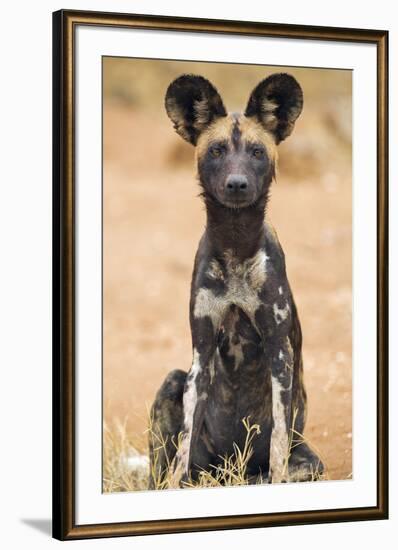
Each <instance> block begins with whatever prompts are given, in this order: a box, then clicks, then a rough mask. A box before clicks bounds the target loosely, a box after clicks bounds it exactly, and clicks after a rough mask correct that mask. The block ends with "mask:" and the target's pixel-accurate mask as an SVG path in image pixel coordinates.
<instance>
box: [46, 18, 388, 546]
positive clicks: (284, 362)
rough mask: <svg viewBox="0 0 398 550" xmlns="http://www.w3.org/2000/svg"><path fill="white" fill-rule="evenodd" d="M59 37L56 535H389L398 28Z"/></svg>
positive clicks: (129, 21)
mask: <svg viewBox="0 0 398 550" xmlns="http://www.w3.org/2000/svg"><path fill="white" fill-rule="evenodd" d="M53 29H54V30H53V59H54V64H53V80H54V102H53V109H54V119H53V120H54V125H53V131H54V152H53V153H54V154H53V157H54V163H53V165H54V172H53V176H54V177H53V181H54V194H53V196H54V228H53V234H54V249H53V252H54V256H53V257H54V264H53V265H54V267H53V270H54V271H53V275H54V288H53V289H54V295H53V296H54V302H53V303H54V310H53V313H54V320H53V326H54V332H53V350H54V358H53V365H54V372H53V391H54V400H53V420H54V422H53V436H54V447H53V449H54V451H53V454H54V458H53V463H54V467H53V525H54V531H53V534H54V537H56V538H58V539H61V540H66V539H67V540H72V539H78V538H92V537H111V536H122V535H139V534H154V533H158V534H159V533H172V532H187V531H200V530H215V529H237V528H248V527H264V526H277V525H294V524H303V523H320V522H337V521H355V520H369V519H383V518H387V517H388V505H387V502H388V494H387V493H388V491H387V487H388V467H387V466H388V463H387V460H388V440H387V292H388V288H387V226H388V224H387V184H388V183H387V151H388V147H387V82H388V80H387V77H388V74H387V54H388V34H387V32H386V31H382V30H359V29H347V28H345V29H343V28H326V27H325V28H324V27H308V26H292V25H288V24H271V23H259V22H256V23H254V22H242V21H221V20H210V19H185V18H171V17H158V16H149V15H129V14H111V13H95V12H78V11H58V12H56V13H54V19H53Z"/></svg>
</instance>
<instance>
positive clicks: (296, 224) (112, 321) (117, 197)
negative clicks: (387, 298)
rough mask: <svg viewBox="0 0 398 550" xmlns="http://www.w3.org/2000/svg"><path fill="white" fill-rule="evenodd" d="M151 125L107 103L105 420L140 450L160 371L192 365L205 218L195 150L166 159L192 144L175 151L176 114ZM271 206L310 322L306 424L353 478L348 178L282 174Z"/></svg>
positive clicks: (333, 464) (331, 463)
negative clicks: (195, 272) (117, 424)
mask: <svg viewBox="0 0 398 550" xmlns="http://www.w3.org/2000/svg"><path fill="white" fill-rule="evenodd" d="M152 122H153V121H152ZM153 127H154V125H153V124H151V121H149V122H148V120H147V119H146V118H140V115H139V114H135V113H133V112H131V111H129V110H128V109H126V108H123V107H120V106H116V105H113V104H111V103H107V104H106V105H105V110H104V130H105V132H104V365H103V368H104V386H103V389H104V412H105V420H106V422H107V423H110V424H112V422H113V421H114V420H115V419H124V418H127V422H128V424H127V425H128V430H129V432H130V433H134V435H135V437H136V440H137V444H138V446H139V447H141V449H144V448H145V440H146V437H145V435H143V431H144V430H145V428H146V422H147V419H146V414H147V413H146V411H147V407H149V406H150V404H151V403H152V401H153V399H154V395H155V393H156V391H157V389H158V387H159V386H160V384H161V383H162V380H163V378H164V376H165V375H166V374H167V372H169V371H170V370H171V369H174V368H182V369H185V370H188V369H189V366H190V360H191V341H190V332H189V322H188V301H189V286H190V277H191V271H192V265H193V259H194V255H195V251H196V247H197V243H198V240H199V238H200V235H201V233H202V231H203V227H204V222H205V216H204V209H203V205H202V203H201V201H200V199H199V198H198V197H197V194H198V186H197V183H196V180H195V170H194V166H193V160H192V163H191V162H188V163H182V164H181V165H179V167H178V168H170V166H171V164H172V161H173V155H174V156H175V154H181V155H188V157H189V156H190V155H192V157H193V152H191V151H189V149H181V152H179V150H178V149H176V150H175V143H177V142H176V141H175V140H174V136H173V134H172V131H171V128H170V126H169V125H166V124H164V125H163V124H162V125H157V126H156V128H157V131H156V134H154V133H153ZM176 139H178V138H176ZM169 140H170V145H169ZM134 144H137V145H136V148H134V147H135V146H134ZM187 147H188V146H187ZM176 151H177V153H176ZM267 215H268V217H269V219H270V220H271V221H272V223H273V225H274V226H275V228H276V230H277V233H278V236H279V239H280V241H281V243H282V246H283V247H284V250H285V254H286V260H287V271H288V277H289V280H290V284H291V287H292V290H293V293H294V296H295V300H296V303H297V306H298V311H299V316H300V319H301V323H302V328H303V336H304V350H303V351H304V365H305V383H306V388H307V392H308V411H309V414H308V422H307V426H306V431H305V435H306V437H307V438H308V440H309V441H310V442H311V443H312V444H313V445H314V446H315V447H316V448H317V449H318V450H319V452H320V454H321V456H322V457H323V459H324V462H325V463H326V465H327V468H328V473H329V477H330V478H331V479H346V478H348V477H350V476H351V473H352V466H351V458H352V457H351V449H352V433H351V430H352V427H351V425H352V423H351V420H352V419H351V182H350V179H349V178H348V177H347V178H346V179H345V178H344V177H341V176H337V175H336V173H334V172H326V173H325V174H323V175H322V176H321V177H319V176H317V177H316V178H313V179H311V178H310V179H302V178H301V179H300V180H293V179H292V178H291V176H290V177H285V176H284V174H283V173H280V175H279V177H278V181H277V183H276V184H275V185H274V188H273V192H272V198H271V202H270V207H269V212H268V214H267Z"/></svg>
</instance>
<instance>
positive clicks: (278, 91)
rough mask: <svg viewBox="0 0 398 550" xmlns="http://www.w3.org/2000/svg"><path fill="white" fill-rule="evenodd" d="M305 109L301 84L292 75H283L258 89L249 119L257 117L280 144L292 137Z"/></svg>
mask: <svg viewBox="0 0 398 550" xmlns="http://www.w3.org/2000/svg"><path fill="white" fill-rule="evenodd" d="M302 108H303V91H302V89H301V87H300V84H299V83H298V82H297V80H296V79H295V78H293V77H292V76H291V75H289V74H286V73H279V74H273V75H271V76H269V77H268V78H265V79H264V80H262V81H261V82H260V84H258V85H257V86H256V87H255V88H254V90H253V91H252V93H251V96H250V98H249V102H248V104H247V107H246V111H245V116H247V117H255V118H257V120H258V121H259V122H260V123H261V124H262V125H263V126H264V128H265V129H266V130H267V131H268V132H270V133H271V134H273V136H274V138H275V142H276V143H277V144H278V143H280V142H281V141H283V140H284V139H285V138H287V137H288V136H290V134H291V133H292V131H293V127H294V123H295V122H296V119H297V118H298V116H299V115H300V113H301V110H302Z"/></svg>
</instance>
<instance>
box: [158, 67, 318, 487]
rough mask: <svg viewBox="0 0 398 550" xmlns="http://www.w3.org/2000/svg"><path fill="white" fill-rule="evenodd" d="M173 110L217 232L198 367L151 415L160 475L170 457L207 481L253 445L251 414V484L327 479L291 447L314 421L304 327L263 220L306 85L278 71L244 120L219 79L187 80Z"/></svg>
mask: <svg viewBox="0 0 398 550" xmlns="http://www.w3.org/2000/svg"><path fill="white" fill-rule="evenodd" d="M165 105H166V110H167V114H168V116H169V117H170V119H171V120H172V122H173V124H174V127H175V129H176V131H177V133H178V134H179V135H180V136H181V137H183V138H184V139H185V140H187V141H188V142H190V143H192V144H193V145H194V146H195V147H196V161H197V166H198V177H199V182H200V185H201V187H202V191H203V192H202V196H203V199H204V202H205V205H206V212H207V224H206V229H205V232H204V234H203V236H202V238H201V241H200V244H199V248H198V251H197V254H196V259H195V265H194V270H193V276H192V286H191V301H190V323H191V332H192V345H193V361H192V366H191V369H190V371H189V373H188V374H187V373H185V372H184V371H182V370H174V371H172V372H171V373H170V374H169V375H168V376H167V377H166V379H165V381H164V382H163V385H162V386H161V388H160V389H159V391H158V393H157V395H156V399H155V402H154V404H153V406H152V411H151V414H152V418H153V421H154V426H155V427H156V428H157V429H158V430H160V431H161V433H162V435H163V437H164V438H165V439H166V446H165V449H164V450H163V451H160V452H159V456H158V457H157V460H156V461H155V459H154V448H153V444H154V443H153V441H152V438H151V437H150V442H149V444H150V459H151V465H152V468H151V469H152V471H153V469H155V470H156V475H157V476H158V477H160V478H162V476H163V475H164V472H165V471H166V467H167V463H168V462H167V459H168V460H169V461H172V469H173V480H174V485H175V486H178V485H179V484H181V482H182V481H184V480H186V479H188V478H189V477H190V476H191V477H192V479H196V478H197V476H198V472H199V471H200V469H201V468H205V469H207V470H209V469H211V468H212V467H213V466H214V465H217V464H220V462H221V459H220V456H225V455H231V454H232V453H233V450H234V448H233V444H234V442H235V443H236V444H237V445H238V446H240V447H241V446H242V445H243V443H244V441H245V437H246V429H245V427H244V425H243V423H242V419H243V418H244V417H248V416H250V421H251V423H257V424H259V426H260V429H261V433H260V434H259V435H258V436H257V437H256V438H255V439H254V441H253V451H254V452H253V455H252V457H251V458H250V461H249V465H248V479H249V481H251V482H255V481H256V480H258V479H260V478H259V476H261V479H262V480H268V481H269V482H271V481H272V482H280V481H285V480H287V479H295V480H309V479H311V478H312V474H313V472H315V471H317V472H320V473H321V472H322V471H323V465H322V463H321V461H320V459H319V458H318V457H317V456H316V455H315V454H314V452H313V451H312V450H311V449H310V448H309V447H308V445H307V444H306V443H305V442H304V440H303V439H300V441H299V444H298V445H295V446H293V448H292V449H289V435H290V434H291V433H292V430H291V428H292V424H293V418H294V430H296V431H297V432H298V433H299V434H302V433H303V430H304V424H305V417H306V393H305V389H304V384H303V365H302V354H301V345H302V336H301V328H300V322H299V319H298V316H297V310H296V306H295V303H294V300H293V296H292V292H291V290H290V286H289V283H288V280H287V277H286V270H285V258H284V253H283V250H282V248H281V245H280V244H279V241H278V238H277V236H276V233H275V231H274V230H273V228H272V227H271V225H270V224H269V223H268V222H267V221H264V217H265V211H266V206H267V201H268V196H269V190H270V185H271V182H272V180H273V179H274V176H275V169H276V162H277V151H276V146H277V145H278V144H279V143H280V142H281V141H282V140H284V139H285V138H286V137H288V136H289V135H290V133H291V132H292V130H293V126H294V123H295V121H296V119H297V117H298V116H299V115H300V113H301V110H302V105H303V94H302V90H301V87H300V86H299V84H298V83H297V81H296V80H295V79H294V78H293V77H292V76H290V75H288V74H273V75H271V76H269V77H268V78H266V79H265V80H263V81H262V82H260V83H259V84H258V86H257V87H256V88H255V89H254V90H253V92H252V94H251V96H250V98H249V102H248V104H247V107H246V110H245V113H244V114H235V113H234V114H227V112H226V110H225V108H224V105H223V102H222V100H221V97H220V96H219V94H218V92H217V90H216V89H215V88H214V87H213V85H212V84H211V83H210V82H209V81H208V80H206V79H205V78H203V77H201V76H194V75H183V76H181V77H179V78H177V79H176V80H175V81H174V82H172V83H171V84H170V86H169V88H168V90H167V93H166V98H165ZM179 433H181V434H182V437H180V446H179V449H178V452H176V450H175V449H176V448H175V443H173V441H174V442H175V441H176V440H177V436H178V434H179ZM297 437H300V436H296V439H297ZM289 450H290V456H289ZM166 455H167V456H166ZM288 457H289V458H288ZM287 458H288V463H287ZM154 485H155V484H154V479H153V477H152V476H151V479H150V482H149V486H150V488H153V487H154Z"/></svg>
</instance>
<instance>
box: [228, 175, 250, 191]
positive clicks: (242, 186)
mask: <svg viewBox="0 0 398 550" xmlns="http://www.w3.org/2000/svg"><path fill="white" fill-rule="evenodd" d="M247 184H248V181H247V177H246V176H242V175H240V174H230V175H229V176H228V178H227V182H226V188H227V191H228V192H229V193H238V192H245V191H246V189H247Z"/></svg>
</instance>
